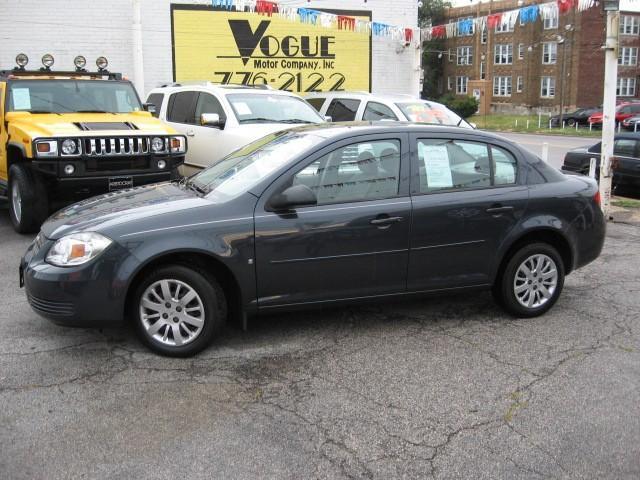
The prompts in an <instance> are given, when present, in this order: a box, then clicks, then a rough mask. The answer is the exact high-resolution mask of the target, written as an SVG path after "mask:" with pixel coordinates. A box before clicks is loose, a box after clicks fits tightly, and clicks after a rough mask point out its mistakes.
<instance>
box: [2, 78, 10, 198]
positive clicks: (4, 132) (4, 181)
mask: <svg viewBox="0 0 640 480" xmlns="http://www.w3.org/2000/svg"><path fill="white" fill-rule="evenodd" d="M4 95H5V84H4V83H0V194H4V193H5V189H6V188H7V142H8V141H9V134H8V133H7V128H6V125H5V124H4V105H5V102H4Z"/></svg>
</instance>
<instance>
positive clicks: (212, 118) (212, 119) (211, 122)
mask: <svg viewBox="0 0 640 480" xmlns="http://www.w3.org/2000/svg"><path fill="white" fill-rule="evenodd" d="M200 125H202V126H203V127H215V128H224V122H223V121H222V120H220V115H219V114H217V113H203V114H202V115H200Z"/></svg>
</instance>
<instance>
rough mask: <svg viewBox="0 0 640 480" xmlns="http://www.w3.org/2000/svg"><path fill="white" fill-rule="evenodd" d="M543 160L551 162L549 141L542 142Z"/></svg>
mask: <svg viewBox="0 0 640 480" xmlns="http://www.w3.org/2000/svg"><path fill="white" fill-rule="evenodd" d="M542 160H544V161H545V163H549V144H548V143H547V142H542Z"/></svg>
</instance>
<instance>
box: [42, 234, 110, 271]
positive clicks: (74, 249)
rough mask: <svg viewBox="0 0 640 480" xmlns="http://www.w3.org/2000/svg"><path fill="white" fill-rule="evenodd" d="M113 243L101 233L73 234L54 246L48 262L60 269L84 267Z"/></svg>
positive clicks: (48, 255)
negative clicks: (84, 264) (83, 265)
mask: <svg viewBox="0 0 640 480" xmlns="http://www.w3.org/2000/svg"><path fill="white" fill-rule="evenodd" d="M111 243H112V241H111V239H109V238H107V237H105V236H104V235H100V234H99V233H93V232H89V233H72V234H70V235H66V236H64V237H62V238H61V239H59V240H58V241H57V242H56V243H54V244H53V247H51V249H50V250H49V253H47V258H46V260H47V262H48V263H51V264H52V265H56V266H58V267H71V266H74V265H82V264H83V263H87V262H88V261H89V260H91V259H92V258H95V257H97V256H98V255H100V254H101V253H102V252H103V251H104V249H106V248H107V247H108V246H109V245H111Z"/></svg>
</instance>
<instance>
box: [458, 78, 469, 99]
mask: <svg viewBox="0 0 640 480" xmlns="http://www.w3.org/2000/svg"><path fill="white" fill-rule="evenodd" d="M468 83H469V77H456V93H457V94H458V95H466V94H467V85H468Z"/></svg>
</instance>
